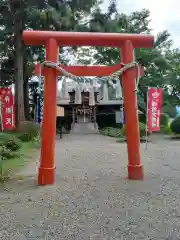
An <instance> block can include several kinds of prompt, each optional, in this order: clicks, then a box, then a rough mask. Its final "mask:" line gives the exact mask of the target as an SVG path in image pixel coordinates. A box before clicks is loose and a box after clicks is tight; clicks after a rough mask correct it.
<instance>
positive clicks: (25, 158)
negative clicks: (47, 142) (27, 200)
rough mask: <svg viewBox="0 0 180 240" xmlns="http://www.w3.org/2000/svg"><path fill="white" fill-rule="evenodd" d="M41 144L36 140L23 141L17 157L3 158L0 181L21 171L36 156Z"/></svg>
mask: <svg viewBox="0 0 180 240" xmlns="http://www.w3.org/2000/svg"><path fill="white" fill-rule="evenodd" d="M39 146H40V144H39V143H36V142H22V146H21V148H20V150H19V151H17V157H14V158H11V159H7V160H3V161H2V162H1V163H2V165H1V166H2V168H1V169H2V173H1V176H0V181H1V182H4V181H5V180H7V179H9V178H10V177H11V176H12V175H13V174H15V173H17V172H18V171H20V169H21V168H22V167H23V166H25V164H26V163H28V162H30V161H31V160H33V158H35V152H36V150H37V149H38V148H39Z"/></svg>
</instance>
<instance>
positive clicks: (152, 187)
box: [0, 134, 180, 240]
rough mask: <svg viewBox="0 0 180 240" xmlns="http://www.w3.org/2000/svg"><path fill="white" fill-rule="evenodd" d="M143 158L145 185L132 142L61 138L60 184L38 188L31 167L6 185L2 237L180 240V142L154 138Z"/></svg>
mask: <svg viewBox="0 0 180 240" xmlns="http://www.w3.org/2000/svg"><path fill="white" fill-rule="evenodd" d="M141 152H142V161H143V164H144V168H145V180H144V181H129V180H127V179H126V177H127V147H126V144H124V143H117V142H116V141H115V140H114V139H112V138H108V137H103V136H101V135H98V134H89V135H88V134H87V135H80V134H77V135H76V134H73V135H69V136H63V139H61V140H59V139H57V142H56V183H55V184H54V185H52V186H44V187H42V186H41V187H40V186H37V185H36V177H37V166H36V164H35V163H32V164H31V165H30V166H28V167H27V169H24V171H23V174H24V177H23V179H21V180H12V181H10V182H8V183H6V184H4V185H2V186H0V239H1V240H8V239H9V240H11V239H12V240H21V239H22V240H23V239H28V240H35V239H41V240H42V239H49V240H123V239H124V240H125V239H126V240H133V239H137V240H141V239H144V240H155V239H157V240H161V239H163V240H165V239H167V240H168V239H169V240H170V239H171V240H177V239H180V143H179V141H174V140H166V139H163V138H161V139H156V138H154V139H152V142H150V143H148V148H147V150H146V151H145V144H142V145H141Z"/></svg>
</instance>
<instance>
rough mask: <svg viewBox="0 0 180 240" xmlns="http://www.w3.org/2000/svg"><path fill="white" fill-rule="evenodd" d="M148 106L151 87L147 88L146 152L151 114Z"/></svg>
mask: <svg viewBox="0 0 180 240" xmlns="http://www.w3.org/2000/svg"><path fill="white" fill-rule="evenodd" d="M148 105H149V87H148V88H147V103H146V146H145V150H147V145H148V113H149V109H148Z"/></svg>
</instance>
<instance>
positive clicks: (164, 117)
mask: <svg viewBox="0 0 180 240" xmlns="http://www.w3.org/2000/svg"><path fill="white" fill-rule="evenodd" d="M160 125H161V126H165V127H167V126H168V125H169V116H168V114H166V113H164V114H161V119H160Z"/></svg>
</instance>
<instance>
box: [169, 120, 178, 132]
mask: <svg viewBox="0 0 180 240" xmlns="http://www.w3.org/2000/svg"><path fill="white" fill-rule="evenodd" d="M170 129H171V131H172V132H173V133H174V134H180V116H178V117H176V118H175V119H174V120H173V121H172V122H171V124H170Z"/></svg>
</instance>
